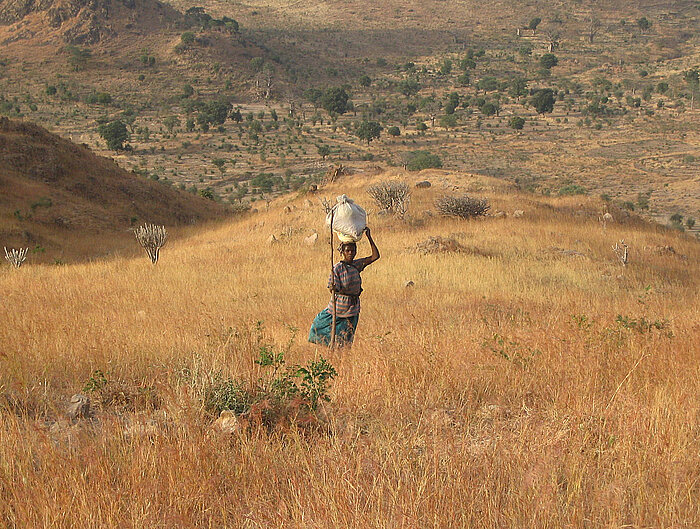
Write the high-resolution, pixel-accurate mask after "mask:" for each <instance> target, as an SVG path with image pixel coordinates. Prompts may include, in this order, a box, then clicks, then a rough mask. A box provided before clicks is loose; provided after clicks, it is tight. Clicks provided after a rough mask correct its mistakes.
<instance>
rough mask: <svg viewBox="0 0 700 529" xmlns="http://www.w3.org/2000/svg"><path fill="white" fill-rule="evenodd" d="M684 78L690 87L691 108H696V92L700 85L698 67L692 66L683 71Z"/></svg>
mask: <svg viewBox="0 0 700 529" xmlns="http://www.w3.org/2000/svg"><path fill="white" fill-rule="evenodd" d="M683 80H684V81H685V82H686V84H687V85H688V88H690V108H691V110H692V109H693V108H695V94H696V93H697V91H698V87H699V86H700V72H699V71H698V69H697V68H691V69H690V70H687V71H685V72H683Z"/></svg>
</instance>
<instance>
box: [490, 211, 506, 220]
mask: <svg viewBox="0 0 700 529" xmlns="http://www.w3.org/2000/svg"><path fill="white" fill-rule="evenodd" d="M507 216H508V214H507V213H506V212H505V211H496V212H494V214H493V217H495V218H497V219H502V218H504V217H507Z"/></svg>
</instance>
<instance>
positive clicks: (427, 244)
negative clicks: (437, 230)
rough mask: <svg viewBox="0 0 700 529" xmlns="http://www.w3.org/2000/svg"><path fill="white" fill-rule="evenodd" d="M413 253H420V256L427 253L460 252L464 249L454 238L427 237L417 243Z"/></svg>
mask: <svg viewBox="0 0 700 529" xmlns="http://www.w3.org/2000/svg"><path fill="white" fill-rule="evenodd" d="M413 250H414V251H417V252H420V253H422V254H429V253H448V252H461V251H463V250H464V247H463V246H462V245H461V244H459V242H457V240H456V239H455V238H454V236H450V237H447V238H443V237H439V236H438V237H429V238H428V239H426V240H425V241H423V242H420V243H418V244H417V245H416V246H415V248H414V249H413Z"/></svg>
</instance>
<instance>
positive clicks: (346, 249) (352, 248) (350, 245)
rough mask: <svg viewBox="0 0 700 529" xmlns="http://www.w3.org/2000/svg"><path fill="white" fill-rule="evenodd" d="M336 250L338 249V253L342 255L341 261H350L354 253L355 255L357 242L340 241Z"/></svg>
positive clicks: (353, 257)
mask: <svg viewBox="0 0 700 529" xmlns="http://www.w3.org/2000/svg"><path fill="white" fill-rule="evenodd" d="M338 251H340V255H342V256H343V261H346V262H350V261H352V260H353V259H355V255H357V244H355V243H354V242H343V243H340V246H339V247H338Z"/></svg>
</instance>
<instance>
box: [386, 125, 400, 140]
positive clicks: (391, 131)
mask: <svg viewBox="0 0 700 529" xmlns="http://www.w3.org/2000/svg"><path fill="white" fill-rule="evenodd" d="M386 132H387V134H389V136H394V137H396V136H400V135H401V130H400V129H399V128H398V127H397V126H393V127H389V128H388V129H386Z"/></svg>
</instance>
